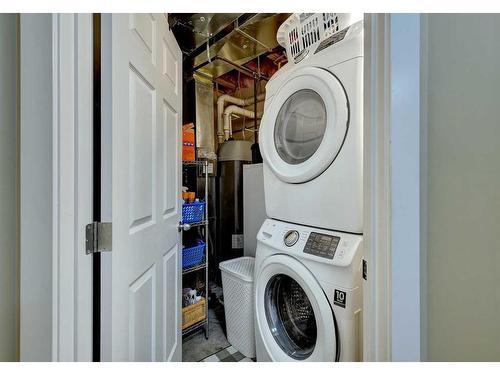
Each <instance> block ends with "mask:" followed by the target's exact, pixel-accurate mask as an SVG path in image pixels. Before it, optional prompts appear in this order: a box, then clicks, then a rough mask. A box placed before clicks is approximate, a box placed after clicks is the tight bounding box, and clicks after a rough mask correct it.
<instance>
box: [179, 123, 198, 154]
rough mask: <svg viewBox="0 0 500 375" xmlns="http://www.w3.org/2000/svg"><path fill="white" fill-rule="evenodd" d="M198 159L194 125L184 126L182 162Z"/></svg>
mask: <svg viewBox="0 0 500 375" xmlns="http://www.w3.org/2000/svg"><path fill="white" fill-rule="evenodd" d="M195 158H196V153H195V144H194V124H193V123H192V122H191V123H189V124H186V125H182V160H185V161H193V160H195Z"/></svg>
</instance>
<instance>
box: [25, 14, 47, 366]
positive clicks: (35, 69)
mask: <svg viewBox="0 0 500 375" xmlns="http://www.w3.org/2000/svg"><path fill="white" fill-rule="evenodd" d="M20 27H21V48H20V50H21V55H20V59H21V111H22V115H21V136H20V137H21V147H22V152H21V211H20V212H21V221H20V223H21V224H20V230H21V244H20V246H21V259H20V261H21V277H20V282H21V297H20V301H21V303H20V305H21V313H20V316H21V321H20V336H21V340H20V353H21V354H20V355H21V360H22V361H50V360H51V359H52V328H53V327H52V288H53V286H52V245H53V243H52V234H53V233H52V230H53V227H52V201H53V191H52V137H53V134H52V121H53V118H52V104H53V103H52V16H51V15H50V14H44V15H41V14H40V15H30V14H22V15H21V21H20ZM33 56H37V58H36V59H35V58H33ZM34 83H36V84H34Z"/></svg>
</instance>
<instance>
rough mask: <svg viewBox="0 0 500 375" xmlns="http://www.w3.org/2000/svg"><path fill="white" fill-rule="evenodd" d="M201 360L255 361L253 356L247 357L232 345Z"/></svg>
mask: <svg viewBox="0 0 500 375" xmlns="http://www.w3.org/2000/svg"><path fill="white" fill-rule="evenodd" d="M201 362H254V361H253V360H252V359H251V358H247V357H245V356H244V355H243V354H241V353H240V352H239V351H237V350H236V349H235V348H233V347H232V346H229V347H227V348H225V349H222V350H221V351H218V352H217V353H215V354H212V355H211V356H209V357H207V358H205V359H203V360H201Z"/></svg>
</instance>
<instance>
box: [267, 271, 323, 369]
mask: <svg viewBox="0 0 500 375" xmlns="http://www.w3.org/2000/svg"><path fill="white" fill-rule="evenodd" d="M265 309H266V318H267V323H268V324H269V327H270V328H271V332H272V333H273V336H274V339H275V340H276V342H277V343H278V345H279V346H280V347H281V349H282V350H283V351H284V352H285V353H286V354H287V355H289V356H290V357H291V358H293V359H299V360H303V359H306V358H308V357H309V356H310V355H311V353H312V352H313V350H314V346H315V345H316V338H317V337H318V330H317V327H316V318H315V316H314V310H313V308H312V305H311V302H310V301H309V298H308V297H307V294H306V293H305V292H304V289H302V288H301V286H300V285H299V284H298V283H297V282H296V281H295V280H294V279H292V278H291V277H289V276H287V275H284V274H279V275H276V276H273V277H272V278H271V279H270V280H269V282H268V283H267V287H266V297H265Z"/></svg>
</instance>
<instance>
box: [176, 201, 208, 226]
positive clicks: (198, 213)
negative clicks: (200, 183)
mask: <svg viewBox="0 0 500 375" xmlns="http://www.w3.org/2000/svg"><path fill="white" fill-rule="evenodd" d="M204 218H205V202H193V203H184V204H183V205H182V222H183V223H184V224H189V223H197V222H200V221H203V220H204Z"/></svg>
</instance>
